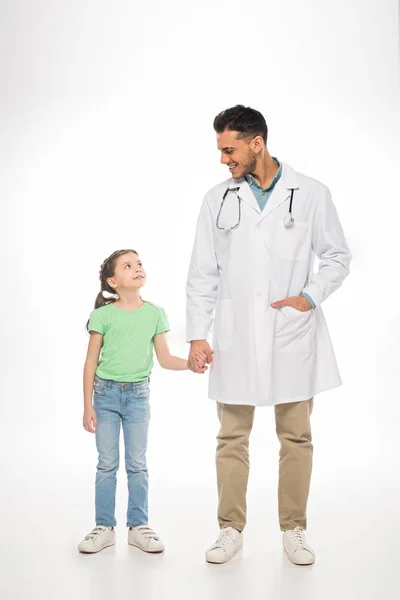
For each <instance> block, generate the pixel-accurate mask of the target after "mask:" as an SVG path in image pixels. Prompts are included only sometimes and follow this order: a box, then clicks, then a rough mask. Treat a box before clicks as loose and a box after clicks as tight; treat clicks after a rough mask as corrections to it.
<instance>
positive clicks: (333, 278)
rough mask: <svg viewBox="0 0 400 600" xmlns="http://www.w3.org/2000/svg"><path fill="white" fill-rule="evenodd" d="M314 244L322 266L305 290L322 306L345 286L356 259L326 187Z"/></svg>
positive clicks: (319, 205)
mask: <svg viewBox="0 0 400 600" xmlns="http://www.w3.org/2000/svg"><path fill="white" fill-rule="evenodd" d="M312 247H313V250H314V252H315V254H316V255H317V257H318V258H319V259H320V263H319V269H318V272H317V273H315V274H314V275H313V276H312V277H311V279H310V281H309V283H308V285H307V286H306V287H305V288H304V289H303V292H304V293H305V294H308V295H309V296H311V298H312V299H313V301H314V303H315V304H316V306H319V305H320V304H321V302H323V301H324V300H326V299H327V298H328V296H330V295H331V294H332V293H333V292H334V291H335V290H337V289H338V288H339V287H340V286H341V285H342V283H343V281H344V279H345V278H346V277H347V275H348V274H349V271H350V262H351V258H352V256H351V252H350V250H349V248H348V246H347V242H346V239H345V236H344V233H343V229H342V226H341V224H340V221H339V217H338V214H337V211H336V208H335V205H334V204H333V202H332V197H331V194H330V192H329V190H328V188H325V187H324V190H323V193H322V195H321V196H320V198H319V201H318V206H317V210H316V213H315V219H314V225H313V234H312Z"/></svg>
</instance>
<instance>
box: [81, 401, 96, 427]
mask: <svg viewBox="0 0 400 600" xmlns="http://www.w3.org/2000/svg"><path fill="white" fill-rule="evenodd" d="M83 427H84V429H86V431H88V432H89V433H95V432H96V427H97V416H96V411H95V410H94V408H93V407H91V408H87V409H86V410H85V412H84V413H83Z"/></svg>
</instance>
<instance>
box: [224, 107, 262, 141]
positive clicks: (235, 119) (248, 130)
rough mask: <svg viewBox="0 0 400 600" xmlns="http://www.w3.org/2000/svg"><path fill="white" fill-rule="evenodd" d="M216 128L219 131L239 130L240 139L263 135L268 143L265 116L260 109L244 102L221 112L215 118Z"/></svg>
mask: <svg viewBox="0 0 400 600" xmlns="http://www.w3.org/2000/svg"><path fill="white" fill-rule="evenodd" d="M214 129H215V131H216V132H217V133H223V132H224V131H225V130H228V131H237V132H238V133H239V135H238V138H239V139H252V138H254V137H256V136H257V135H261V137H262V138H263V140H264V143H265V144H267V137H268V127H267V124H266V122H265V119H264V117H263V116H262V114H261V113H260V112H258V110H254V108H250V107H246V106H243V105H242V104H237V105H236V106H234V107H233V108H227V109H226V110H223V111H222V112H220V113H219V115H217V116H216V117H215V119H214Z"/></svg>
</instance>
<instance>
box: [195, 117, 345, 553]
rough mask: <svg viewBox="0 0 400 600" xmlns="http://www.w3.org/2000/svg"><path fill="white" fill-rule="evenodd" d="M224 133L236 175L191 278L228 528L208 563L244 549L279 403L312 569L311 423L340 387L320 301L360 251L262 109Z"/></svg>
mask: <svg viewBox="0 0 400 600" xmlns="http://www.w3.org/2000/svg"><path fill="white" fill-rule="evenodd" d="M214 129H215V131H216V133H217V143H218V149H219V151H220V152H221V162H222V163H223V164H224V165H227V166H228V168H229V171H230V173H231V178H229V179H228V180H226V181H224V182H223V183H221V184H219V185H217V186H215V187H214V188H212V189H211V190H210V191H209V192H208V194H207V195H206V196H205V198H204V201H203V205H202V208H201V212H200V216H199V219H198V223H197V230H196V237H195V242H194V248H193V253H192V258H191V262H190V268H189V275H188V281H187V339H188V341H189V342H190V344H191V348H190V353H189V366H190V368H191V369H192V370H193V371H194V372H200V370H201V369H203V370H204V367H205V364H210V365H211V367H210V380H209V397H210V398H211V399H213V400H215V401H216V402H217V410H218V417H219V421H220V432H219V434H218V438H217V439H218V446H217V455H216V465H217V483H218V497H219V503H218V522H219V526H220V529H221V531H220V534H219V536H218V539H217V541H216V542H215V544H214V545H213V546H211V548H210V549H209V550H208V551H207V553H206V559H207V561H209V562H213V563H223V562H226V561H228V560H230V559H231V558H232V556H233V555H234V554H235V553H236V552H237V551H238V550H239V549H240V548H241V547H242V545H243V534H242V531H243V529H244V527H245V525H246V491H247V481H248V475H249V455H248V446H249V436H250V432H251V429H252V425H253V418H254V411H255V407H256V406H268V405H269V406H271V405H274V406H275V419H276V431H277V435H278V438H279V441H280V461H279V486H278V504H279V522H280V527H281V530H282V531H283V546H284V548H285V550H286V552H287V554H288V557H289V558H290V560H291V561H292V562H293V563H295V564H312V563H313V562H314V559H315V554H314V551H313V550H312V549H311V547H310V546H309V545H308V544H307V542H306V538H305V534H304V531H305V529H306V508H307V500H308V493H309V486H310V478H311V468H312V452H313V446H312V443H311V429H310V415H311V411H312V407H313V398H314V395H315V394H317V393H319V392H322V391H325V390H328V389H332V388H334V387H337V386H339V385H340V384H341V380H340V375H339V372H338V368H337V365H336V360H335V356H334V352H333V348H332V345H331V342H330V337H329V333H328V329H327V326H326V322H325V318H324V315H323V312H322V309H321V303H322V302H323V301H324V300H325V299H326V298H327V297H328V296H329V295H330V294H332V292H334V291H335V290H336V289H337V288H339V286H340V285H341V284H342V282H343V280H344V278H345V277H346V276H347V274H348V273H349V265H350V261H351V253H350V251H349V249H348V246H347V243H346V240H345V237H344V234H343V230H342V227H341V225H340V222H339V219H338V216H337V213H336V210H335V207H334V205H333V203H332V200H331V196H330V193H329V190H328V189H327V188H326V186H324V185H323V184H322V183H320V182H318V181H316V180H314V179H311V178H309V177H306V176H305V175H302V174H300V173H296V172H295V171H294V170H293V169H292V168H291V167H290V166H288V165H286V164H284V163H282V162H280V161H279V160H278V159H277V158H272V157H271V155H270V154H269V152H268V150H267V146H266V144H267V135H268V129H267V125H266V122H265V119H264V117H263V116H262V115H261V113H259V112H258V111H256V110H253V109H251V108H245V107H244V106H241V105H238V106H235V107H233V108H230V109H228V110H225V111H223V112H222V113H220V114H219V115H218V116H217V117H216V118H215V121H214ZM315 256H317V257H318V258H319V259H320V263H319V269H318V272H316V273H315V272H314V268H313V267H314V262H315ZM214 313H215V319H214V327H213V350H211V348H210V346H209V344H208V342H207V335H208V333H209V331H210V330H211V325H212V320H213V315H214ZM199 357H204V359H203V360H202V361H200V362H199Z"/></svg>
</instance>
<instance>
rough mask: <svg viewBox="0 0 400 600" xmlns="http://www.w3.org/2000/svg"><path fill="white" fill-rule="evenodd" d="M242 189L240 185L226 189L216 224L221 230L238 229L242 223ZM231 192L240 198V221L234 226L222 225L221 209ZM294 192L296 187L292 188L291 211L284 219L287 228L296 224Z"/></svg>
mask: <svg viewBox="0 0 400 600" xmlns="http://www.w3.org/2000/svg"><path fill="white" fill-rule="evenodd" d="M239 190H240V187H236V188H229V187H228V188H227V190H226V191H225V194H224V195H223V196H222V202H221V206H220V207H219V211H218V215H217V221H216V225H217V228H218V229H221V230H225V229H237V228H238V227H239V225H240V221H241V218H242V209H241V205H240V203H241V202H242V200H241V198H240V197H239V194H238V191H239ZM229 192H235V193H236V196H237V199H238V214H239V216H238V222H237V223H236V225H234V226H233V227H220V226H219V217H220V214H221V210H222V207H223V206H224V203H225V199H226V197H227V195H228V194H229ZM293 194H294V188H290V203H289V212H288V214H287V215H286V217H285V218H284V220H283V223H284V225H285V227H286V229H290V228H291V227H293V224H294V218H293V214H292V205H293Z"/></svg>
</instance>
